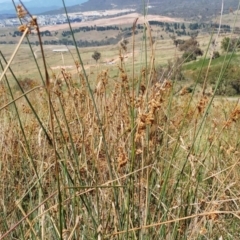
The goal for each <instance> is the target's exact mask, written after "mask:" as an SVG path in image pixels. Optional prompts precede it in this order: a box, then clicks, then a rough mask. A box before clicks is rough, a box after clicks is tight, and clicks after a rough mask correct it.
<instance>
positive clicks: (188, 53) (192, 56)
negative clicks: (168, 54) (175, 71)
mask: <svg viewBox="0 0 240 240" xmlns="http://www.w3.org/2000/svg"><path fill="white" fill-rule="evenodd" d="M178 48H179V50H180V51H183V52H184V53H183V55H182V58H183V59H184V60H185V61H186V62H189V61H193V60H196V59H197V56H202V55H203V51H202V50H201V49H200V48H199V43H198V41H197V40H196V39H194V38H190V39H188V40H186V41H184V42H183V43H182V44H179V47H178Z"/></svg>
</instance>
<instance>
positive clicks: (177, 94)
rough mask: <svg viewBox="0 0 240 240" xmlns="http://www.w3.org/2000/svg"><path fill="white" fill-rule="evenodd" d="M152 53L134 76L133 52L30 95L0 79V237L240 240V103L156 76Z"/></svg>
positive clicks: (142, 57) (60, 76) (59, 77)
mask: <svg viewBox="0 0 240 240" xmlns="http://www.w3.org/2000/svg"><path fill="white" fill-rule="evenodd" d="M149 37H150V36H149ZM147 43H148V44H147V45H148V46H149V42H147ZM150 46H151V44H150ZM154 47H155V46H154V45H153V46H152V48H148V49H144V47H143V48H142V49H141V48H140V47H139V49H141V51H138V49H137V50H136V55H135V57H136V59H137V62H136V66H135V65H134V66H135V67H134V69H135V71H136V74H133V73H132V71H131V69H132V68H131V67H132V62H133V63H134V60H133V59H131V58H130V56H131V54H133V53H131V50H130V49H131V48H130V47H129V48H128V53H125V52H124V51H123V50H122V49H120V50H119V49H118V51H117V50H116V52H117V53H116V52H115V53H114V54H113V53H110V52H106V53H105V54H106V55H105V57H106V58H107V59H109V58H110V56H111V57H112V55H111V54H113V58H114V59H119V61H118V65H116V66H111V68H110V67H106V66H105V65H103V64H101V65H99V66H97V65H95V66H89V70H90V71H92V69H95V74H91V72H88V69H87V71H86V74H85V70H84V65H81V61H80V58H77V52H75V53H74V56H75V58H74V60H76V61H75V62H74V60H73V59H72V61H71V64H70V65H71V66H75V67H74V71H75V72H74V73H73V72H72V71H69V69H67V68H66V69H64V68H61V69H58V72H55V71H53V72H52V75H51V78H52V79H51V82H50V83H48V84H47V87H46V86H45V85H44V84H43V85H42V86H40V87H35V86H31V82H29V88H26V89H27V91H28V92H24V91H26V90H25V89H21V88H19V89H14V88H13V87H11V84H9V79H3V81H2V82H1V84H0V99H1V106H0V121H1V125H0V139H1V141H0V156H1V160H0V170H1V179H0V196H1V197H0V214H1V215H0V216H1V218H0V239H4V238H5V239H16V238H17V239H82V238H85V239H130V238H132V239H169V240H170V239H215V238H216V239H221V238H222V239H225V238H230V239H238V237H239V231H238V229H239V227H240V221H239V204H240V201H239V200H240V199H239V187H238V182H239V180H240V179H239V160H240V152H239V127H240V109H239V106H238V105H237V104H236V103H235V102H233V101H230V102H229V101H221V102H220V101H215V100H214V97H215V96H210V95H209V96H205V95H202V94H199V93H198V92H197V88H196V87H195V88H194V89H193V92H192V93H190V92H189V91H187V89H186V88H185V89H182V91H177V89H176V88H178V85H176V83H175V82H172V81H170V80H169V79H160V80H161V82H160V81H158V80H159V76H156V72H155V65H154V61H153V59H154V57H155V56H157V55H158V54H159V53H158V52H157V50H156V49H157V48H154ZM164 48H165V47H164V46H163V49H164ZM163 49H158V50H163ZM165 49H166V48H165ZM146 53H147V54H146ZM85 54H86V55H85ZM127 54H129V55H127ZM82 55H83V57H87V56H88V52H87V51H86V52H83V53H82ZM146 55H147V58H146ZM45 56H46V58H45V59H46V60H47V62H48V64H49V65H50V66H51V65H53V66H58V65H59V63H60V61H59V60H56V59H55V58H54V57H51V56H53V55H52V53H51V54H50V51H49V52H48V51H46V52H45ZM125 56H129V58H125ZM40 57H42V56H40ZM40 57H38V59H41V58H40ZM68 61H69V62H70V58H69V59H68V60H67V59H66V64H68ZM84 61H86V60H85V59H84ZM28 63H29V62H28ZM22 64H24V61H23V62H22ZM31 64H32V63H29V71H31V72H32V71H34V70H33V69H34V67H33V65H31ZM39 64H40V62H39ZM40 67H41V69H42V70H44V69H43V67H42V65H40ZM45 70H46V69H45ZM14 71H15V70H14ZM111 71H112V73H111ZM111 74H115V75H116V76H115V77H114V78H113V77H111ZM9 75H10V74H8V75H7V77H9ZM133 76H134V78H133ZM15 80H16V79H15ZM46 90H47V91H46ZM14 99H15V100H14ZM213 100H214V101H213Z"/></svg>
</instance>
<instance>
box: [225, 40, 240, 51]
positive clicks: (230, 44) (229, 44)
mask: <svg viewBox="0 0 240 240" xmlns="http://www.w3.org/2000/svg"><path fill="white" fill-rule="evenodd" d="M239 47H240V41H239V40H238V39H237V38H232V39H231V38H229V37H225V38H224V39H223V40H222V42H221V49H222V50H223V51H224V52H232V51H233V50H234V49H235V48H239Z"/></svg>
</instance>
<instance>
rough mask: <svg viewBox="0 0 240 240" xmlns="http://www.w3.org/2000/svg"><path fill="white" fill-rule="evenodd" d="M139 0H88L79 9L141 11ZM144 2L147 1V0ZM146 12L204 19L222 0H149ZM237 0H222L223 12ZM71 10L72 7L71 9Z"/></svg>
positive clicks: (215, 13)
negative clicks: (129, 9)
mask: <svg viewBox="0 0 240 240" xmlns="http://www.w3.org/2000/svg"><path fill="white" fill-rule="evenodd" d="M142 2H143V1H141V0H88V1H87V2H85V3H83V4H82V5H81V7H80V8H79V9H81V10H82V11H90V10H104V9H114V8H118V9H119V8H126V7H128V8H130V7H135V8H136V9H137V10H138V12H143V9H144V7H143V6H142ZM145 2H148V1H147V0H146V1H145ZM149 3H150V6H149V9H148V13H151V14H161V15H168V16H175V17H184V18H196V17H198V18H201V19H206V18H208V17H211V16H213V15H219V12H220V10H221V4H222V1H220V0H211V1H210V0H149ZM238 4H239V0H227V1H224V13H229V9H230V8H231V9H233V10H236V9H237V7H238ZM71 10H72V9H71Z"/></svg>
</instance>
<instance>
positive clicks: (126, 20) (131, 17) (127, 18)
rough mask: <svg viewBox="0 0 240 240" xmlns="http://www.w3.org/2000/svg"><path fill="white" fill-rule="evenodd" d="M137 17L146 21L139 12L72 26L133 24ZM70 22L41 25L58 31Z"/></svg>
mask: <svg viewBox="0 0 240 240" xmlns="http://www.w3.org/2000/svg"><path fill="white" fill-rule="evenodd" d="M136 18H138V23H141V24H142V23H144V22H145V20H144V16H142V15H140V14H138V13H130V14H126V15H124V16H119V17H113V18H105V19H104V18H103V19H98V20H93V21H86V22H80V23H73V24H72V27H73V28H76V27H81V26H94V25H97V26H113V25H131V24H132V23H133V22H134V21H135V20H136ZM146 18H147V20H148V21H150V20H155V21H162V22H183V20H182V19H180V18H170V17H165V16H156V15H148V16H147V17H146ZM68 28H69V26H68V24H61V25H55V26H44V27H41V30H42V31H45V30H49V31H57V30H62V29H68Z"/></svg>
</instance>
